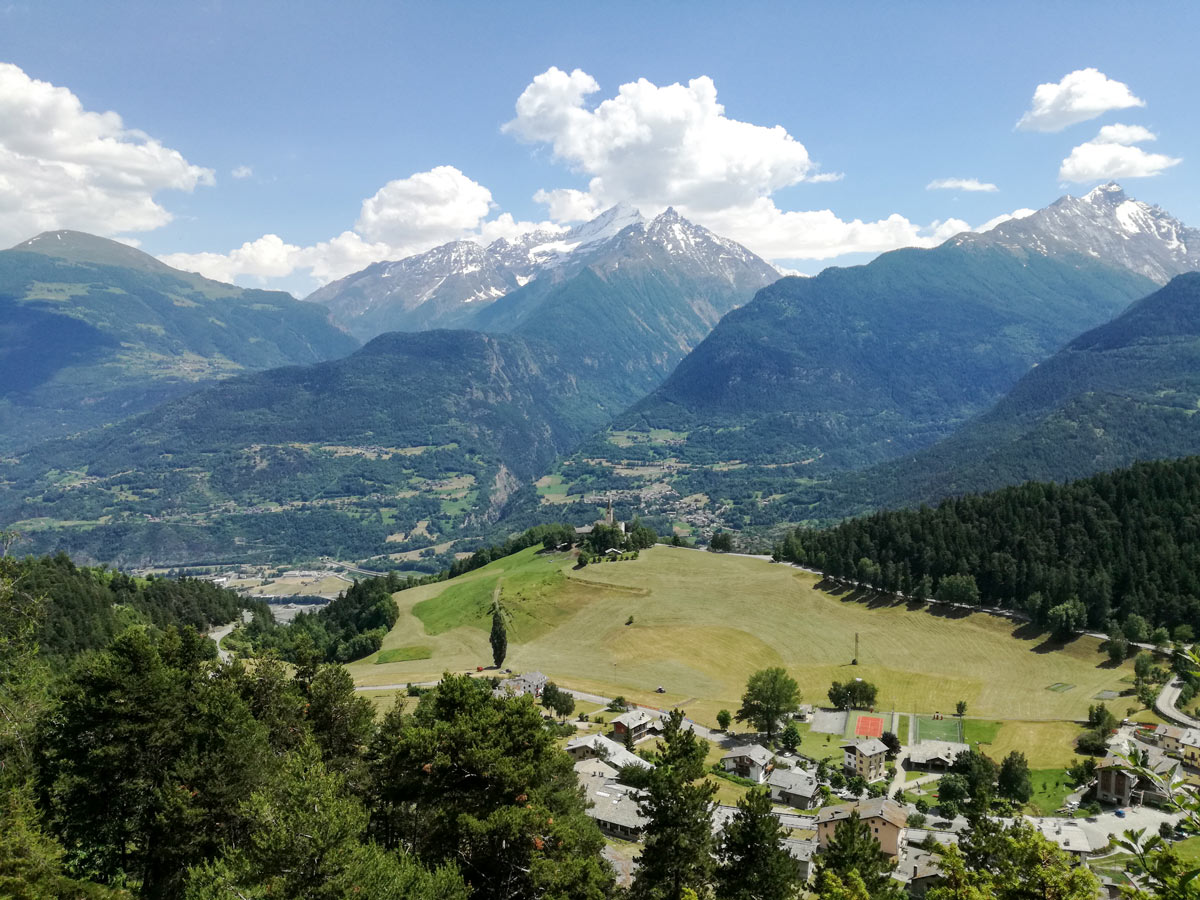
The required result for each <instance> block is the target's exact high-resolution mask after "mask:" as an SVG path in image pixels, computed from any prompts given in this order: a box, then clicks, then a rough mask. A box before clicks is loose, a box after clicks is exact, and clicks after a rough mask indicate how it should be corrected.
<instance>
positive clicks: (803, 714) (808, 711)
mask: <svg viewBox="0 0 1200 900" xmlns="http://www.w3.org/2000/svg"><path fill="white" fill-rule="evenodd" d="M812 717H813V705H812V704H811V703H801V704H800V706H799V707H798V708H797V709H796V712H795V713H793V714H792V718H793V719H795V720H796V721H797V722H811V721H812Z"/></svg>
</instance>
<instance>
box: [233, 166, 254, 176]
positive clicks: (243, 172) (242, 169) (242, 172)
mask: <svg viewBox="0 0 1200 900" xmlns="http://www.w3.org/2000/svg"><path fill="white" fill-rule="evenodd" d="M229 174H230V175H232V176H233V177H234V178H249V177H250V176H251V175H253V174H254V169H252V168H250V166H237V167H235V168H234V170H233V171H232V172H230V173H229Z"/></svg>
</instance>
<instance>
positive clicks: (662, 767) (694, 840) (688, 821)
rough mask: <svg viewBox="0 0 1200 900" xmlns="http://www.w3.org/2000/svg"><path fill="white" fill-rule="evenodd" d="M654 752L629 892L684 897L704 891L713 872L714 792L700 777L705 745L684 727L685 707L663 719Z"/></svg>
mask: <svg viewBox="0 0 1200 900" xmlns="http://www.w3.org/2000/svg"><path fill="white" fill-rule="evenodd" d="M658 752H659V757H660V760H659V764H658V765H657V766H655V767H654V769H653V770H652V771H651V773H650V784H649V786H648V788H647V789H646V798H645V800H644V801H643V802H642V804H641V812H642V815H644V816H645V817H646V818H647V819H648V822H647V824H646V829H645V845H644V849H643V850H642V855H641V856H640V857H638V871H637V876H636V877H635V879H634V882H633V891H632V894H633V896H634V897H635V898H638V900H682V898H683V897H684V896H685V891H688V890H691V891H695V892H696V893H697V894H698V895H700V896H704V895H705V893H706V892H707V890H708V884H709V882H710V880H711V877H712V872H713V836H712V812H713V808H714V806H715V803H714V802H713V796H714V795H715V794H716V791H717V788H716V785H714V784H712V783H710V782H709V781H708V780H707V779H705V778H704V758H705V756H706V755H707V752H708V748H707V745H706V743H705V742H704V741H702V740H700V739H699V738H698V737H696V735H695V733H694V732H692V731H691V730H690V729H687V728H684V727H683V712H682V711H680V710H678V709H675V710H672V711H671V712H670V713H669V714H668V715H667V716H666V718H665V719H663V738H662V740H661V741H660V742H659V744H658Z"/></svg>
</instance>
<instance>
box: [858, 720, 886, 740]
mask: <svg viewBox="0 0 1200 900" xmlns="http://www.w3.org/2000/svg"><path fill="white" fill-rule="evenodd" d="M854 735H855V737H872V738H877V737H883V719H882V718H880V717H879V716H859V717H858V721H857V722H856V723H855V724H854Z"/></svg>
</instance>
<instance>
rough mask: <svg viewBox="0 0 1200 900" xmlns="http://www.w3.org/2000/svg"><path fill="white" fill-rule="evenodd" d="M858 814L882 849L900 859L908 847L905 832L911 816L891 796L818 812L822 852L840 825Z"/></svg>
mask: <svg viewBox="0 0 1200 900" xmlns="http://www.w3.org/2000/svg"><path fill="white" fill-rule="evenodd" d="M855 812H857V813H858V817H859V818H860V819H861V820H862V821H864V822H866V823H867V827H868V828H869V829H870V831H871V835H872V837H874V838H875V840H876V841H877V842H878V843H879V849H880V850H882V851H883V852H884V853H886V854H887V855H888V856H890V857H893V858H896V857H898V856H899V855H900V851H901V849H902V848H903V847H904V830H905V827H906V825H907V822H908V815H907V813H906V812H905V810H904V807H903V806H902V805H901V804H899V803H897V802H896V801H895V800H889V799H888V798H887V797H876V798H874V799H872V800H860V801H856V802H854V803H842V804H839V805H837V806H826V807H825V808H824V809H822V810H821V811H820V812H819V813H817V843H818V844H819V845H820V847H821V849H822V850H824V849H826V848H827V847H828V846H829V842H830V841H831V840H833V835H834V832H836V831H837V828H838V826H839V825H841V824H842V822H845V821H846V820H847V819H849V818H850V815H851V814H852V813H855Z"/></svg>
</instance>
